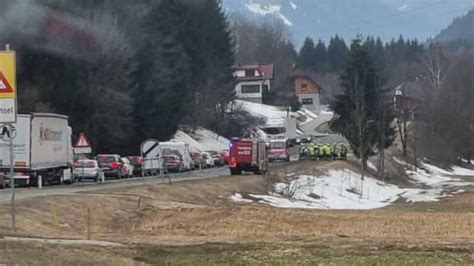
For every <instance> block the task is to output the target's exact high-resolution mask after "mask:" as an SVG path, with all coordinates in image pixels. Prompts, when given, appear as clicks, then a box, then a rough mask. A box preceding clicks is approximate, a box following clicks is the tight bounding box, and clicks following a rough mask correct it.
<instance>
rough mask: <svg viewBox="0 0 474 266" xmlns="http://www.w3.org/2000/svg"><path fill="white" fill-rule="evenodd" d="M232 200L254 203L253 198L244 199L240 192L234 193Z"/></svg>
mask: <svg viewBox="0 0 474 266" xmlns="http://www.w3.org/2000/svg"><path fill="white" fill-rule="evenodd" d="M230 200H232V201H234V202H240V203H252V202H253V201H252V200H249V199H244V198H243V197H242V195H241V194H240V193H235V194H234V195H232V196H230Z"/></svg>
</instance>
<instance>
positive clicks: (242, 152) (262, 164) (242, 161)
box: [229, 138, 268, 175]
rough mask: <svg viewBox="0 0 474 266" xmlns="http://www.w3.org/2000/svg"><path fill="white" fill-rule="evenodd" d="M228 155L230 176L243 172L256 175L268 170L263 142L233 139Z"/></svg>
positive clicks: (265, 147)
mask: <svg viewBox="0 0 474 266" xmlns="http://www.w3.org/2000/svg"><path fill="white" fill-rule="evenodd" d="M229 153H230V156H229V157H230V158H229V168H230V173H231V175H240V174H242V172H243V171H246V172H253V173H254V174H257V175H258V174H264V173H265V172H266V171H267V169H268V160H267V146H266V143H265V141H263V140H258V139H240V138H233V139H232V140H231V144H230V152H229Z"/></svg>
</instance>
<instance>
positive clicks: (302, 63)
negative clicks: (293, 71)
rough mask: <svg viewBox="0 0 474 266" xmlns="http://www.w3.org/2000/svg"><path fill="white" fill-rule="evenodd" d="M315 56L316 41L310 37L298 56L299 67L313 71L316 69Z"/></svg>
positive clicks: (305, 41)
mask: <svg viewBox="0 0 474 266" xmlns="http://www.w3.org/2000/svg"><path fill="white" fill-rule="evenodd" d="M315 56H316V53H315V47H314V41H313V39H311V38H310V37H306V39H305V40H304V43H303V46H302V47H301V49H300V53H299V56H298V67H300V68H302V69H304V70H313V69H314V67H315Z"/></svg>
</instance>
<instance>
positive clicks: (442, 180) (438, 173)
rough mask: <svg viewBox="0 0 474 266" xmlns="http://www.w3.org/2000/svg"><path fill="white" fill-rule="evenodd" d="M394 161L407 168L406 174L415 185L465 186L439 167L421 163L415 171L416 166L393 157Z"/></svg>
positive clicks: (450, 173)
mask: <svg viewBox="0 0 474 266" xmlns="http://www.w3.org/2000/svg"><path fill="white" fill-rule="evenodd" d="M393 159H394V161H395V162H397V163H398V164H400V165H402V166H404V167H405V172H406V173H407V175H408V176H409V178H410V179H411V180H412V181H413V182H415V183H421V184H425V185H428V186H432V187H443V186H464V185H466V184H465V183H462V182H459V181H460V179H459V178H454V177H451V175H453V173H452V172H448V171H446V170H444V169H441V168H439V167H437V166H434V165H431V164H428V163H420V167H418V168H417V170H416V171H415V166H413V165H411V164H409V163H407V162H405V161H402V160H400V159H397V158H396V157H393Z"/></svg>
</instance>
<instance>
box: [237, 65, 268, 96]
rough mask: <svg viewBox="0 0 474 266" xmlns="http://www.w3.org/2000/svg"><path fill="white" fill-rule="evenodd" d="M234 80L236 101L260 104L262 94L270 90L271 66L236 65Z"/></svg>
mask: <svg viewBox="0 0 474 266" xmlns="http://www.w3.org/2000/svg"><path fill="white" fill-rule="evenodd" d="M234 78H235V94H236V96H237V98H238V99H241V100H246V101H249V102H255V103H262V99H263V93H264V92H265V91H269V90H270V89H271V82H272V80H273V64H254V65H237V66H235V67H234Z"/></svg>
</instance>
